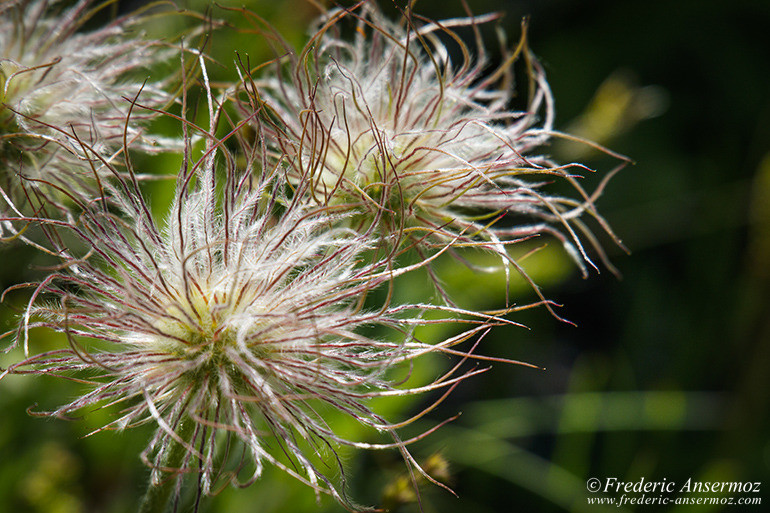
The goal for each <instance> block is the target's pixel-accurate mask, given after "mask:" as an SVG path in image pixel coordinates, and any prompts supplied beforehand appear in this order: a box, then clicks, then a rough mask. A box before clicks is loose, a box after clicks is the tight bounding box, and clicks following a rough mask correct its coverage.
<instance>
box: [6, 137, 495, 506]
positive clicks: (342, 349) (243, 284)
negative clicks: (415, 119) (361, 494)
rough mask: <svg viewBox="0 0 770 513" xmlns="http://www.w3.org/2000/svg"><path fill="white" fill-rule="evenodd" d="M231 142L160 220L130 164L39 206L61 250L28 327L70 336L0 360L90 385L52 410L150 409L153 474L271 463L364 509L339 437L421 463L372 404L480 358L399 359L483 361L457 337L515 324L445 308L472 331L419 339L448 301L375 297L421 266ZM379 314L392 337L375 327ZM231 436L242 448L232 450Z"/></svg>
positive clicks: (184, 176)
mask: <svg viewBox="0 0 770 513" xmlns="http://www.w3.org/2000/svg"><path fill="white" fill-rule="evenodd" d="M233 133H237V130H234V131H233ZM222 145H223V141H213V139H210V143H209V145H208V147H207V150H206V152H205V154H204V156H203V157H202V158H201V159H200V160H198V161H197V162H195V163H193V162H190V161H188V160H186V162H187V163H186V164H185V165H184V167H183V170H182V171H181V173H180V176H179V178H178V182H177V186H176V196H175V200H174V202H173V205H172V206H171V208H170V211H169V213H168V215H167V216H166V219H165V225H164V227H162V228H161V227H159V226H158V224H157V223H156V221H155V220H154V218H153V216H152V215H151V214H150V208H149V205H147V204H146V202H145V200H144V199H143V196H142V194H141V193H140V191H139V189H138V185H137V183H138V182H136V181H135V180H133V179H131V178H130V177H131V176H133V175H129V177H125V178H124V175H121V174H119V173H116V174H115V180H114V181H113V182H111V183H105V187H107V188H109V189H110V190H109V191H107V192H108V194H105V195H104V196H103V197H102V198H101V199H100V200H99V201H87V200H84V203H83V204H82V205H80V208H81V209H82V212H83V213H82V215H81V216H80V217H79V219H78V220H77V221H73V222H66V221H61V220H51V219H40V218H37V219H29V220H28V221H29V222H30V223H37V224H39V225H40V226H41V227H42V228H43V230H44V231H45V233H46V234H47V238H48V241H49V242H50V245H51V246H52V247H51V253H53V254H57V255H59V256H60V257H61V258H62V259H63V262H62V264H61V266H60V270H59V271H57V272H54V273H53V274H51V275H50V276H49V277H48V278H47V279H45V280H44V281H42V282H41V283H39V284H36V285H34V286H33V288H34V292H33V293H32V296H31V299H30V302H29V307H28V309H27V311H26V313H25V314H24V317H23V322H22V323H21V324H20V327H19V332H18V336H17V340H19V342H20V343H21V344H23V345H24V347H25V350H26V351H27V352H29V341H28V333H29V330H30V329H31V328H35V327H46V328H49V329H53V330H56V331H59V332H62V333H65V334H66V336H67V339H68V340H69V342H70V348H69V349H66V350H59V351H53V352H49V353H43V354H38V355H33V356H31V357H28V358H27V360H25V361H23V362H21V363H19V364H17V365H14V366H12V367H11V368H10V369H8V370H7V371H6V372H5V374H7V373H37V374H47V375H55V376H56V375H59V376H69V377H73V376H74V377H77V378H78V379H79V380H81V381H83V382H86V383H89V384H90V386H91V390H90V391H88V392H87V393H85V394H84V395H83V396H82V397H79V398H77V399H75V400H73V401H72V402H71V403H69V404H67V405H65V406H63V407H61V408H59V409H58V410H56V411H54V412H50V413H51V414H53V415H56V416H66V415H68V414H70V413H71V412H75V411H78V410H81V409H83V408H86V407H92V406H97V407H100V406H107V405H114V404H120V405H121V406H122V409H121V411H120V413H119V415H118V417H117V418H116V419H115V420H114V421H112V422H111V423H109V425H107V426H105V429H123V428H127V427H131V426H136V425H140V424H144V423H147V422H154V423H155V424H156V425H157V430H156V432H155V435H154V436H153V438H152V440H151V441H150V443H149V445H148V447H147V449H146V450H145V451H144V453H143V455H142V456H143V459H144V460H145V461H146V462H147V464H148V465H149V466H151V467H152V469H153V474H152V475H153V478H152V479H153V482H155V483H156V484H157V483H160V482H161V481H162V480H164V479H168V476H167V475H165V474H166V473H167V472H173V473H177V475H178V476H181V475H183V474H184V473H189V472H200V474H201V479H200V481H199V483H200V486H201V489H202V492H203V493H211V492H213V491H214V489H213V488H212V487H213V485H214V483H216V482H218V481H221V480H225V481H227V480H232V481H233V482H236V480H237V479H239V478H242V477H243V475H242V474H243V473H244V472H247V470H244V469H250V471H251V476H249V477H247V482H248V481H250V480H254V479H257V478H258V477H259V476H260V474H261V472H262V469H263V467H264V465H265V463H270V464H273V465H276V466H278V467H280V468H282V469H283V470H285V471H286V472H288V473H289V474H291V475H293V476H295V477H296V478H298V479H300V480H301V481H303V482H305V483H307V484H308V485H310V486H311V487H312V488H313V489H315V490H316V492H317V493H327V494H330V495H332V496H333V497H335V498H336V499H337V500H339V501H340V502H341V503H342V504H343V505H345V506H346V507H349V508H354V507H355V506H354V505H353V504H352V503H351V502H350V501H349V499H348V498H347V497H346V496H345V495H344V490H340V489H339V488H338V485H337V484H335V483H334V481H333V478H332V477H330V476H329V475H328V474H327V473H328V470H322V469H324V468H326V467H327V466H330V467H331V468H332V469H335V468H336V469H337V470H336V471H334V473H335V474H336V473H338V472H339V473H342V472H343V468H342V463H341V462H340V460H339V457H337V456H336V452H335V449H336V448H338V447H339V446H340V445H345V446H353V447H359V448H369V449H385V448H395V449H397V450H399V451H400V452H401V453H402V455H403V457H404V459H405V460H406V461H407V462H408V464H409V465H411V466H412V467H413V468H415V469H416V470H417V471H418V472H421V469H420V467H419V465H418V464H417V463H416V462H415V461H414V459H413V458H412V456H411V455H410V454H409V452H408V451H407V449H406V447H405V446H406V444H407V443H408V442H409V441H408V440H406V441H403V440H401V439H400V438H399V436H398V434H397V432H396V430H397V428H399V427H400V426H402V425H405V424H406V423H408V421H405V422H396V423H392V422H389V421H388V420H386V419H384V418H382V417H381V416H379V415H378V414H377V413H376V412H375V411H373V410H372V409H371V408H370V407H369V405H368V403H369V400H370V399H371V398H373V397H386V396H397V395H410V394H418V393H422V392H427V391H431V390H436V389H447V390H451V389H452V388H454V386H455V385H456V384H457V383H459V382H460V381H462V380H463V379H465V378H466V377H469V376H471V375H474V374H476V373H478V372H481V370H480V369H475V370H474V369H471V370H467V371H459V370H458V368H459V364H458V366H456V367H454V368H453V369H451V370H450V371H448V372H447V373H445V374H444V375H442V376H440V377H438V378H436V379H435V381H433V382H430V383H428V384H424V383H423V384H421V385H420V386H415V387H412V388H408V387H396V386H395V385H393V384H392V383H391V379H392V374H393V373H392V372H391V371H392V370H393V369H394V368H398V367H399V366H401V365H403V364H404V363H408V362H410V361H411V360H413V359H415V358H418V357H419V356H421V355H424V354H427V353H433V352H443V353H446V354H451V355H455V356H458V355H459V356H461V357H462V359H463V360H464V359H465V358H468V357H472V358H476V356H475V355H472V354H470V353H471V352H472V349H471V350H470V351H465V352H463V351H461V350H458V349H456V348H455V346H457V345H458V344H460V343H462V342H464V341H466V340H468V339H471V338H473V337H480V336H482V334H483V332H484V331H485V330H486V329H488V327H489V326H491V325H492V324H495V323H499V322H508V321H503V320H502V319H499V318H496V317H494V316H490V315H486V314H480V313H475V312H461V311H459V310H452V309H448V313H450V314H452V315H455V314H467V315H466V320H465V321H463V322H470V323H471V327H470V328H469V329H468V330H466V331H464V332H462V333H461V334H459V335H456V336H454V337H451V338H448V339H446V340H444V341H442V342H439V343H436V344H429V343H425V342H422V341H421V340H419V339H418V338H416V337H415V335H414V333H413V331H414V327H415V326H418V325H423V324H429V323H432V322H439V321H429V320H424V319H423V318H422V316H421V312H422V311H424V310H428V309H434V310H440V309H442V308H441V307H435V306H431V305H413V306H405V305H397V306H391V305H389V304H385V305H382V304H380V305H378V306H376V307H375V308H374V309H370V308H368V307H367V306H366V298H367V296H368V295H369V294H370V293H371V292H372V291H374V290H375V289H378V288H382V287H383V286H386V285H387V284H388V283H390V282H391V280H392V279H393V278H394V277H395V276H398V275H399V274H403V273H406V272H409V271H411V269H410V268H392V267H393V262H392V261H390V260H389V259H388V258H387V257H386V258H382V259H380V258H377V257H376V256H375V257H374V258H373V257H372V255H373V251H372V247H373V246H374V244H373V242H372V241H371V240H370V239H369V238H368V237H367V236H366V235H362V234H360V233H358V232H355V231H352V230H350V229H347V228H342V227H340V226H341V223H340V219H338V218H335V216H336V215H338V214H334V213H333V210H332V209H318V208H317V207H313V206H310V205H307V204H303V203H300V202H297V201H293V200H292V199H290V198H285V197H282V196H281V195H282V194H283V191H285V189H286V185H285V184H282V183H281V180H280V176H281V175H280V174H279V173H276V172H270V171H269V170H265V171H264V172H262V174H261V175H255V174H252V172H251V171H248V172H246V171H242V169H246V170H251V169H253V168H254V167H255V166H257V163H256V162H254V161H253V160H252V159H250V158H248V159H247V164H246V166H245V168H244V167H243V166H242V165H241V164H239V165H236V159H234V158H233V157H231V156H230V155H229V154H228V153H227V152H226V151H225V150H224V149H223V148H222V147H221V146H222ZM116 212H120V214H116ZM65 234H68V235H67V236H70V237H71V235H75V236H76V237H77V238H78V239H79V240H80V243H81V244H82V245H85V249H83V250H82V251H83V254H78V255H75V254H74V253H73V251H72V250H70V249H68V247H67V246H65V245H64V244H62V243H61V241H62V240H64V237H65ZM69 247H71V245H70V246H69ZM46 298H47V300H45V301H44V299H46ZM441 322H444V321H441ZM378 326H379V327H380V328H381V329H380V331H387V332H390V333H391V334H395V335H397V337H395V338H393V337H390V338H377V337H375V336H374V335H372V333H374V331H372V329H373V328H374V329H376V327H378ZM442 399H443V397H442ZM440 400H441V399H439V401H440ZM429 408H432V406H431V407H429ZM329 410H333V411H334V412H335V414H340V413H341V414H344V415H347V416H350V417H352V418H354V419H355V420H357V421H358V422H360V423H361V424H363V425H364V426H368V427H370V428H371V429H372V430H373V431H374V432H380V433H384V434H386V435H387V436H388V437H389V440H388V441H386V442H385V443H381V444H371V443H365V442H362V441H357V440H348V439H345V438H343V437H342V436H340V435H338V434H337V432H336V431H335V426H334V423H333V420H329V419H327V416H326V415H325V414H324V412H328V411H329ZM419 416H421V414H419V415H418V416H417V417H419ZM418 438H419V437H418ZM233 442H238V443H240V444H242V445H243V447H244V448H245V451H243V453H240V451H232V450H230V449H229V447H230V446H231V445H232V443H233ZM180 448H181V449H182V450H180ZM234 454H235V456H233V455H234ZM238 454H241V456H240V459H238ZM233 458H235V459H236V460H237V461H232V460H233ZM329 460H331V461H329ZM334 461H337V464H336V465H335V464H334ZM321 462H323V464H321Z"/></svg>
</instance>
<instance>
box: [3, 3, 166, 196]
mask: <svg viewBox="0 0 770 513" xmlns="http://www.w3.org/2000/svg"><path fill="white" fill-rule="evenodd" d="M63 4H64V2H59V1H57V0H10V1H6V2H2V5H0V167H2V170H0V173H2V182H1V183H0V185H2V186H3V187H4V188H5V189H6V190H7V189H14V187H13V184H10V185H9V182H12V181H13V180H14V177H15V176H16V175H17V174H23V175H27V176H31V177H32V178H40V177H42V178H43V179H45V180H50V181H54V182H58V183H60V184H61V183H64V184H65V187H66V186H67V185H69V184H67V179H60V178H61V175H68V174H71V173H73V172H74V171H73V167H72V166H71V165H69V163H70V162H71V161H73V160H76V159H78V158H83V157H85V156H86V155H83V151H82V146H81V142H83V143H85V144H86V145H88V147H89V148H90V149H91V150H92V151H97V152H99V153H100V154H102V155H108V154H109V153H110V152H112V151H115V150H117V149H120V148H121V147H122V145H123V142H124V137H127V138H128V140H129V141H131V142H132V143H131V146H132V148H136V149H145V150H152V149H156V146H158V144H159V143H162V141H159V140H154V139H153V138H151V137H146V136H145V135H144V134H143V131H142V128H141V126H142V124H143V122H144V121H146V120H147V119H148V118H150V117H152V116H153V115H154V114H152V113H151V112H150V111H149V110H144V109H139V108H136V109H134V110H133V113H132V115H131V119H130V122H129V123H127V122H126V117H127V114H128V112H129V110H130V108H131V102H132V101H133V100H135V99H138V100H139V102H140V103H142V104H143V105H146V106H150V107H156V108H157V107H161V106H163V105H164V104H165V103H167V102H169V101H170V100H171V96H170V94H169V93H167V92H165V91H164V88H165V86H166V85H167V84H168V83H170V82H171V80H170V78H169V75H167V76H165V77H162V78H160V79H150V78H148V75H149V73H150V68H151V67H153V66H154V65H157V64H159V63H161V62H163V61H166V60H168V58H169V57H170V56H172V55H173V54H174V53H175V52H173V51H172V50H171V49H170V48H169V47H168V46H166V45H163V44H161V43H159V42H157V41H150V40H145V39H143V38H142V37H141V35H140V34H139V33H138V32H136V30H135V29H136V28H137V27H136V26H137V25H138V24H139V22H140V21H141V17H135V16H132V15H127V16H123V17H120V18H117V19H115V20H113V21H112V22H110V23H108V24H106V25H105V26H102V27H101V28H98V29H96V30H93V31H85V30H83V25H84V24H85V23H86V22H88V21H89V20H90V19H91V18H93V17H94V16H95V15H97V14H101V12H102V9H103V8H104V7H105V6H107V5H108V3H104V4H97V3H96V2H94V1H93V0H80V1H78V2H77V3H76V4H75V5H73V6H71V7H69V8H65V6H64V5H63ZM177 144H178V146H181V145H179V143H177ZM62 161H65V162H62ZM86 174H88V173H86Z"/></svg>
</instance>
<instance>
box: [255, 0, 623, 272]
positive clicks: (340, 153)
mask: <svg viewBox="0 0 770 513" xmlns="http://www.w3.org/2000/svg"><path fill="white" fill-rule="evenodd" d="M496 18H497V16H495V15H486V16H476V17H469V18H463V19H450V20H444V21H441V22H432V21H426V20H424V19H423V18H421V17H418V16H416V15H413V14H412V13H411V11H409V10H407V11H406V12H404V13H403V17H402V19H401V20H399V21H392V20H389V19H388V18H387V17H385V16H384V15H383V14H382V12H381V11H380V10H379V8H378V7H377V5H376V3H374V2H361V3H360V4H358V6H357V7H356V8H354V9H351V10H343V9H334V10H331V11H329V12H328V13H327V14H326V15H325V16H323V17H322V18H321V19H320V20H319V21H318V23H317V25H316V29H315V30H314V32H313V33H312V36H311V39H310V41H309V42H308V44H307V45H306V46H305V47H304V48H303V49H302V51H301V52H299V53H296V52H293V51H292V50H291V49H290V48H289V47H288V45H287V46H286V47H285V48H282V50H283V52H284V53H286V54H287V57H286V58H285V59H282V60H280V61H277V64H276V65H275V66H273V67H270V66H265V67H262V68H261V69H262V75H259V76H256V77H254V78H253V79H250V80H245V81H244V88H245V90H246V91H247V92H250V93H251V96H252V97H258V98H259V100H260V102H264V104H266V105H268V106H269V108H270V109H271V111H272V114H273V117H272V118H271V120H272V121H273V125H272V126H273V129H274V131H275V134H276V136H275V141H276V142H277V145H278V147H277V150H276V154H277V155H279V156H280V157H281V158H282V159H284V160H285V162H286V166H287V167H288V171H287V174H288V175H289V177H290V178H289V179H290V180H291V181H293V182H294V183H310V184H311V186H310V187H308V188H306V189H303V190H305V191H306V192H307V201H309V202H311V203H315V204H320V205H334V206H337V207H339V206H345V207H349V208H350V209H352V210H354V211H356V212H358V214H359V215H357V216H354V217H353V218H352V219H353V220H354V226H353V227H354V228H356V229H360V230H368V229H370V227H371V226H372V225H373V224H375V225H377V229H378V230H379V231H381V232H385V233H395V232H400V233H403V234H406V235H408V238H409V239H411V240H412V241H414V240H417V241H419V246H422V247H423V249H424V248H425V247H426V246H433V247H443V246H444V245H445V244H447V242H448V241H455V242H454V245H455V246H462V245H467V246H477V247H479V246H480V247H483V248H486V249H487V250H490V251H493V252H495V253H497V254H498V255H499V256H500V257H501V258H502V261H503V262H504V267H505V268H506V270H507V269H508V267H509V266H513V267H516V268H518V266H517V265H516V263H515V262H513V261H511V259H510V257H509V256H508V253H507V251H506V249H505V245H506V244H509V243H515V242H517V241H519V240H522V239H526V238H531V237H534V236H540V235H549V236H552V237H555V238H556V239H558V240H559V241H560V242H561V243H562V244H563V245H564V247H565V248H566V250H567V252H568V253H569V255H570V256H571V257H572V258H573V259H574V260H575V262H576V263H577V264H578V265H579V267H580V268H581V270H583V272H584V273H585V271H586V267H587V265H588V266H593V263H592V262H591V260H590V258H589V255H588V253H587V252H586V250H585V249H584V245H585V244H586V243H588V245H590V246H594V247H595V249H596V250H597V251H598V253H599V254H600V256H601V257H602V258H603V256H604V254H603V252H602V250H601V248H600V247H599V246H598V244H597V243H596V240H595V237H594V236H593V234H592V232H591V230H590V229H589V228H588V227H587V225H586V224H585V223H584V222H583V220H582V218H583V217H587V216H590V217H593V218H594V219H595V220H596V221H598V223H599V225H600V226H601V227H602V229H604V230H606V231H608V232H609V233H610V235H612V233H611V231H610V230H609V227H608V226H607V224H606V223H605V222H604V220H603V219H602V218H601V216H600V215H599V214H598V212H597V211H596V209H595V206H594V201H595V199H596V198H597V197H598V195H599V194H600V193H601V190H602V189H603V187H604V183H602V184H601V185H600V186H599V187H598V188H597V190H596V191H595V192H593V193H591V194H589V193H587V192H586V191H585V190H584V189H583V187H582V186H581V185H580V183H579V179H580V178H581V176H580V175H582V174H583V173H585V172H586V171H590V170H588V169H587V168H586V167H584V166H582V165H580V164H577V163H570V164H566V165H560V164H557V163H556V162H554V161H552V159H551V158H550V157H549V156H548V155H547V154H545V153H544V151H545V147H546V146H547V145H548V143H549V142H550V140H551V139H553V138H554V137H569V136H568V135H566V134H560V133H558V132H557V131H556V130H554V128H553V121H554V106H553V99H552V96H551V92H550V89H549V87H548V84H547V82H546V80H545V76H544V74H543V71H542V68H541V67H540V65H539V64H538V62H537V61H536V59H535V58H534V56H533V55H532V54H531V53H530V51H529V49H528V48H527V45H526V40H525V36H524V35H522V38H521V40H520V41H519V43H518V44H517V45H516V46H515V48H514V49H513V50H512V51H511V52H510V54H509V55H504V56H503V57H504V59H503V63H502V64H501V65H500V67H498V68H497V69H496V70H493V71H491V72H490V71H488V70H487V67H488V59H487V56H486V53H485V50H484V46H483V42H482V38H481V35H480V27H481V25H483V24H484V23H488V22H490V21H492V20H494V19H496ZM461 27H462V28H466V29H471V31H472V33H474V34H475V35H476V44H475V46H474V47H473V48H469V47H468V46H467V45H466V44H465V43H464V42H463V41H462V39H461V38H460V36H459V35H458V34H457V33H456V32H455V30H456V29H457V28H461ZM524 29H525V27H524ZM348 33H349V34H351V35H352V37H347V36H348ZM525 33H526V32H525ZM270 35H271V36H273V34H272V33H271V34H270ZM271 39H273V40H274V39H276V38H275V37H272V38H271ZM516 62H523V67H524V69H525V70H526V72H527V76H526V77H525V78H526V81H528V83H529V86H530V91H529V93H528V98H527V99H526V100H525V103H526V105H525V107H524V108H523V109H520V110H517V109H515V108H514V107H512V105H513V104H514V103H515V102H516V101H519V100H518V99H517V98H515V97H514V95H515V90H516V88H515V87H514V85H513V65H514V64H515V63H516ZM276 67H278V68H280V73H275V70H276ZM247 111H248V110H247ZM587 144H590V143H587ZM613 155H614V154H613ZM617 157H618V158H620V159H621V160H623V161H624V162H625V159H623V158H622V157H620V156H617ZM611 174H612V173H611ZM554 182H561V183H563V184H564V186H560V190H561V192H556V188H555V187H554V185H557V186H558V185H559V184H558V183H556V184H554ZM565 190H566V193H565ZM570 191H571V193H570ZM613 237H614V236H613ZM608 265H609V264H608ZM610 267H611V266H610Z"/></svg>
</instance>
